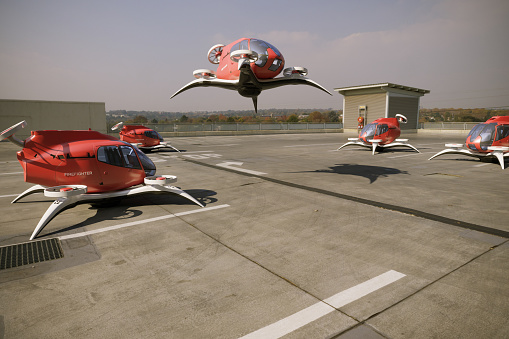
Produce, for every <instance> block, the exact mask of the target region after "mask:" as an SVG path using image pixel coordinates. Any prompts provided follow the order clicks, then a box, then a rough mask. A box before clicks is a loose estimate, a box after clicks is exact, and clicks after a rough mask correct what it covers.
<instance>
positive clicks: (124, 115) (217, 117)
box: [106, 109, 342, 126]
mask: <svg viewBox="0 0 509 339" xmlns="http://www.w3.org/2000/svg"><path fill="white" fill-rule="evenodd" d="M341 115H342V111H341V110H339V111H337V110H331V109H328V110H306V109H271V110H260V111H258V114H256V115H255V114H254V113H253V111H224V112H186V113H180V112H153V111H124V110H116V111H108V112H107V113H106V119H107V123H108V125H111V126H113V125H114V124H115V123H117V122H120V121H123V122H124V123H129V124H146V123H153V124H169V123H190V124H202V123H217V122H221V123H276V122H289V123H291V122H296V123H297V122H341V119H342V118H341Z"/></svg>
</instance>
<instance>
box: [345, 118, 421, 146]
mask: <svg viewBox="0 0 509 339" xmlns="http://www.w3.org/2000/svg"><path fill="white" fill-rule="evenodd" d="M359 122H360V123H362V121H359ZM400 122H401V123H404V124H406V122H407V118H406V117H405V116H404V115H401V114H396V117H395V118H380V119H376V120H375V121H373V122H372V123H370V124H367V125H366V126H364V128H362V130H361V131H360V133H359V137H358V138H348V140H349V141H348V142H347V143H345V144H344V145H343V146H341V147H339V148H338V149H337V150H338V151H339V150H340V149H342V148H343V147H345V146H350V145H357V146H362V147H367V148H372V150H373V152H372V154H375V151H376V150H379V151H380V150H382V149H384V148H389V147H396V146H405V147H410V148H412V149H414V150H416V151H417V152H419V150H418V149H417V148H415V147H414V146H412V145H410V144H409V143H407V141H408V139H397V138H398V137H399V136H400V134H401V129H400V128H399V123H400ZM419 153H420V152H419Z"/></svg>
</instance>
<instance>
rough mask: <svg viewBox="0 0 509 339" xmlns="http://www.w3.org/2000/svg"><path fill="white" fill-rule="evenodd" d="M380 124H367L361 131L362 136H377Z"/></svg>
mask: <svg viewBox="0 0 509 339" xmlns="http://www.w3.org/2000/svg"><path fill="white" fill-rule="evenodd" d="M377 125H378V123H376V124H367V125H366V126H365V127H364V128H363V129H362V131H361V137H363V138H368V137H373V136H375V132H376V126H377Z"/></svg>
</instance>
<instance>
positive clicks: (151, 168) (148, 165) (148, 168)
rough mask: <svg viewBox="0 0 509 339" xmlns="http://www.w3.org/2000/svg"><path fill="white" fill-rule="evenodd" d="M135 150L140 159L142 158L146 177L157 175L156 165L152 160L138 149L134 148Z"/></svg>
mask: <svg viewBox="0 0 509 339" xmlns="http://www.w3.org/2000/svg"><path fill="white" fill-rule="evenodd" d="M133 148H134V149H135V150H136V153H137V154H138V158H140V161H141V164H142V166H143V170H144V171H145V175H146V176H147V177H148V176H152V175H154V174H156V165H155V164H154V163H153V162H152V160H150V158H149V157H147V156H146V155H145V153H143V152H142V151H140V150H139V149H138V147H136V146H133Z"/></svg>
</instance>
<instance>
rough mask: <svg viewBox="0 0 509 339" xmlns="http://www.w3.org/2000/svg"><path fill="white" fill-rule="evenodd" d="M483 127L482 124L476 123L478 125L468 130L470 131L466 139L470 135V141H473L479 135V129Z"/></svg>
mask: <svg viewBox="0 0 509 339" xmlns="http://www.w3.org/2000/svg"><path fill="white" fill-rule="evenodd" d="M483 127H484V124H478V125H475V126H474V127H473V128H472V129H471V130H470V133H468V135H467V140H468V137H471V139H470V140H471V141H474V139H475V138H477V137H478V136H479V133H481V130H482V129H483Z"/></svg>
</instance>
